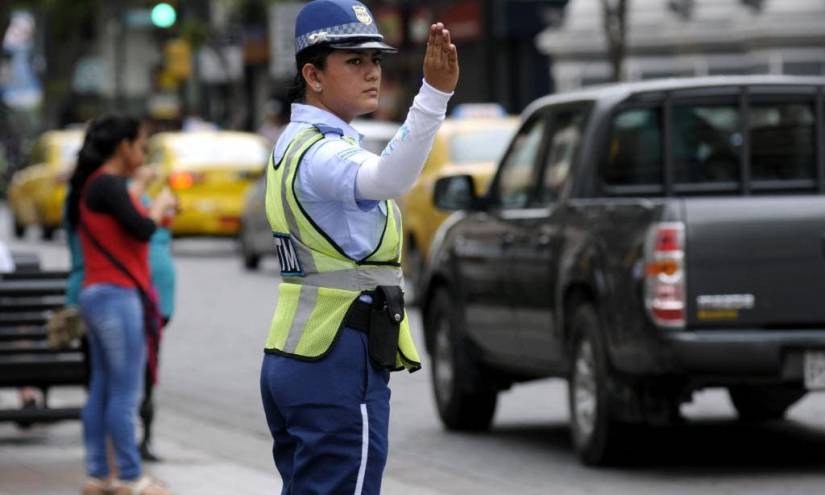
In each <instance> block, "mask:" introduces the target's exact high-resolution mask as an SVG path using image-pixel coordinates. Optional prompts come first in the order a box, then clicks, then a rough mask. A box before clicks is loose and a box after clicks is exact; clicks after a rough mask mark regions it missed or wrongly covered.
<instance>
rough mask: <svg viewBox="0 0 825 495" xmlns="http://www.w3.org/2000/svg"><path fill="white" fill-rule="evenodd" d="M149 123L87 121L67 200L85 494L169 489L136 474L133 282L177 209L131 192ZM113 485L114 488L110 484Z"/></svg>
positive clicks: (142, 357) (142, 351)
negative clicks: (79, 345) (73, 249)
mask: <svg viewBox="0 0 825 495" xmlns="http://www.w3.org/2000/svg"><path fill="white" fill-rule="evenodd" d="M145 147H146V130H145V129H144V128H143V126H142V125H141V124H140V122H139V121H137V120H135V119H133V118H130V117H120V116H107V117H101V118H99V119H96V120H94V121H92V122H91V124H89V127H88V129H87V131H86V137H85V139H84V142H83V147H82V148H81V150H80V152H79V153H78V159H77V167H76V168H75V172H74V174H73V176H72V179H71V193H70V195H69V198H68V216H69V224H70V226H71V228H72V230H74V231H76V232H78V233H79V235H80V245H81V249H82V254H83V260H84V268H85V274H84V278H83V288H82V289H81V291H80V296H79V302H80V310H81V314H82V316H83V320H84V322H85V324H86V329H87V337H88V341H89V354H90V359H91V380H90V383H89V398H88V400H87V402H86V406H85V407H84V409H83V414H82V418H83V441H84V446H85V449H86V472H87V475H88V478H87V481H86V483H85V485H84V487H83V494H84V495H94V494H102V493H115V494H117V495H129V494H143V495H166V494H168V493H170V492H169V491H167V490H166V489H165V488H163V487H162V486H160V485H159V484H158V483H156V482H154V481H152V480H151V479H149V478H148V477H146V476H143V473H142V469H141V460H140V453H139V452H138V446H137V443H136V442H135V419H136V416H137V405H138V399H139V398H140V394H141V391H142V388H143V372H144V365H145V362H146V340H145V339H146V337H145V335H144V315H143V311H144V308H143V307H142V305H141V298H140V295H139V291H140V290H147V289H148V288H149V287H150V285H149V284H150V279H149V266H148V254H147V249H148V244H147V241H148V240H149V237H151V235H152V233H153V232H154V231H155V225H156V224H157V223H159V222H160V221H161V219H162V216H163V213H164V211H166V210H167V209H168V208H171V207H174V197H173V196H172V195H171V193H170V192H168V191H164V192H162V193H161V194H159V195H158V197H157V199H156V200H155V201H154V202H153V203H152V205H151V206H150V207H149V209H148V211H147V210H146V209H145V208H144V207H143V206H142V205H141V203H140V200H139V198H137V197H135V196H133V195H132V194H130V193H129V190H128V188H127V181H128V179H129V177H131V175H132V174H133V173H134V171H135V170H137V168H138V167H140V166H141V165H142V164H143V160H144V153H145V151H144V150H145ZM107 438H108V439H111V442H112V445H113V447H114V454H115V460H116V463H117V471H118V478H119V479H118V480H116V481H115V482H114V483H113V484H111V486H110V485H109V483H108V478H109V475H110V467H109V465H108V463H107V457H106V440H107ZM110 490H111V491H110Z"/></svg>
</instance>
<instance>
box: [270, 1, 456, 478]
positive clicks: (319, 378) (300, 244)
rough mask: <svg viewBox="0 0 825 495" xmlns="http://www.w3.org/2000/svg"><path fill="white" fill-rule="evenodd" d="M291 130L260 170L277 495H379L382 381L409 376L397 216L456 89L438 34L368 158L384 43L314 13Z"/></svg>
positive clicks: (302, 20) (341, 17)
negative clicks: (380, 148)
mask: <svg viewBox="0 0 825 495" xmlns="http://www.w3.org/2000/svg"><path fill="white" fill-rule="evenodd" d="M295 48H296V50H295V51H296V62H297V68H298V74H297V77H296V85H295V88H294V91H293V93H294V94H293V101H296V103H294V104H293V105H292V118H291V122H290V124H289V125H288V126H287V128H286V129H285V130H284V132H283V134H282V135H281V137H280V138H279V140H278V142H277V143H276V145H275V149H274V150H273V153H272V157H271V160H270V163H269V166H268V169H267V193H266V211H267V217H268V219H269V223H270V225H271V227H272V231H273V237H274V243H275V248H276V254H277V256H278V260H279V263H280V268H281V277H282V281H281V283H280V285H279V289H278V303H277V308H276V310H275V315H274V317H273V319H272V324H271V327H270V332H269V337H268V339H267V342H266V351H265V352H266V354H265V357H264V361H263V365H262V370H261V394H262V398H263V404H264V409H265V412H266V417H267V422H268V424H269V428H270V431H271V432H272V436H273V438H274V441H275V445H274V448H273V455H274V458H275V464H276V466H277V468H278V471H279V472H280V474H281V477H282V478H283V492H282V493H284V494H291V493H296V494H297V493H300V494H304V493H357V494H360V493H379V492H380V489H381V476H382V473H383V469H384V465H385V464H386V459H387V449H388V440H387V432H388V422H389V399H390V390H389V387H388V386H387V384H388V382H389V371H390V370H400V369H407V370H409V371H415V370H417V369H418V368H420V364H419V358H418V354H417V352H416V349H415V346H414V344H413V341H412V338H411V337H410V332H409V325H408V322H407V318H406V315H405V313H404V307H403V295H402V292H401V285H402V276H401V269H400V257H401V217H400V214H399V210H398V208H397V206H396V205H395V203H394V202H393V201H392V200H391V199H390V198H394V197H397V196H400V195H402V194H403V193H405V192H406V191H407V190H409V189H410V188H411V187H412V185H413V183H414V182H415V180H416V179H417V177H418V174H419V173H420V171H421V168H422V166H423V164H424V160H425V159H426V157H427V155H428V153H429V151H430V147H431V146H432V141H433V136H434V135H435V132H436V130H437V129H438V127H439V125H440V124H441V122H442V121H443V119H444V114H445V112H446V108H447V102H448V100H449V99H450V96H451V95H452V91H453V90H454V89H455V86H456V84H457V82H458V72H459V70H458V56H457V53H456V49H455V46H454V45H453V44H451V42H450V35H449V32H448V31H447V30H446V29H444V26H443V25H442V24H440V23H438V24H434V25H432V26H431V27H430V33H429V40H428V42H427V51H426V54H425V56H424V81H423V82H422V85H421V89H420V90H419V92H418V95H417V96H416V97H415V99H414V100H413V105H412V107H411V108H410V111H409V113H408V115H407V119H406V122H404V125H403V126H402V127H401V128H400V129H399V131H398V133H397V134H396V135H395V137H394V138H393V139H392V140H391V141H390V143H389V144H388V145H387V148H386V149H385V150H384V152H383V153H382V155H381V156H380V157H379V156H376V155H374V154H372V153H370V152H368V151H366V150H364V149H362V148H361V147H360V146H359V141H360V138H361V136H360V135H359V134H358V133H357V132H356V131H355V130H354V129H353V128H352V127H351V126H350V122H351V121H352V120H353V119H354V118H355V117H357V116H359V115H364V114H367V113H370V112H373V111H375V110H376V109H377V108H378V96H379V90H380V86H381V59H382V56H383V54H384V53H393V52H395V49H393V48H392V47H390V46H389V45H387V44H385V43H384V42H383V37H382V36H381V35H380V34H379V33H378V30H377V28H376V26H375V21H374V19H373V17H372V15H371V13H370V11H369V10H368V9H367V8H366V7H365V6H364V5H363V4H361V3H360V2H357V1H355V0H315V1H312V2H310V3H308V4H306V5H305V6H304V7H303V8H302V9H301V11H300V13H299V14H298V17H297V19H296V22H295Z"/></svg>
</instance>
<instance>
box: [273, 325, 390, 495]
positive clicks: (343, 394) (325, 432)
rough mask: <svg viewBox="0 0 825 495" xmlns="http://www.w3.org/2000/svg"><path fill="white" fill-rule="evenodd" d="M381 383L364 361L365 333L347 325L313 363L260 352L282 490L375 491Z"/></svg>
mask: <svg viewBox="0 0 825 495" xmlns="http://www.w3.org/2000/svg"><path fill="white" fill-rule="evenodd" d="M388 382H389V372H388V371H386V370H383V369H379V368H377V367H376V366H374V365H373V364H372V362H371V361H370V358H369V355H368V354H367V336H366V334H364V333H361V332H358V331H357V330H352V329H349V328H344V329H342V330H341V331H340V332H339V334H338V338H337V339H336V341H335V342H334V343H333V347H332V349H331V350H330V352H329V354H327V355H326V356H324V357H323V358H322V359H319V360H317V361H302V360H299V359H295V358H290V357H285V356H280V355H277V354H267V355H266V356H264V361H263V366H262V369H261V395H262V398H263V404H264V411H265V412H266V420H267V423H268V424H269V430H270V432H271V433H272V437H273V439H274V441H275V442H274V446H273V449H272V454H273V456H274V458H275V465H276V467H277V468H278V472H280V474H281V478H282V479H283V490H282V492H281V493H282V494H283V495H290V494H295V495H298V494H300V495H308V494H333V493H334V494H339V493H346V494H351V493H355V494H358V495H360V494H376V495H377V494H379V493H380V492H381V478H382V475H383V472H384V466H385V465H386V463H387V451H388V428H389V418H390V389H389V387H388V386H387V384H388Z"/></svg>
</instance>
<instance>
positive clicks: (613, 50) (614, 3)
mask: <svg viewBox="0 0 825 495" xmlns="http://www.w3.org/2000/svg"><path fill="white" fill-rule="evenodd" d="M601 2H602V14H603V16H602V19H603V21H604V34H605V37H606V38H607V55H608V59H609V60H610V65H611V67H612V68H613V79H612V80H613V81H621V80H623V79H624V58H625V54H626V52H627V44H626V43H627V7H628V4H629V3H630V0H601Z"/></svg>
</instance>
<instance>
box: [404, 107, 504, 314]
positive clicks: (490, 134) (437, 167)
mask: <svg viewBox="0 0 825 495" xmlns="http://www.w3.org/2000/svg"><path fill="white" fill-rule="evenodd" d="M518 122H519V120H518V118H515V117H506V116H502V117H472V118H448V119H446V120H445V121H444V123H443V124H442V125H441V128H440V129H439V130H438V132H437V133H436V135H435V140H434V141H433V147H432V150H431V152H430V155H429V157H428V158H427V161H426V163H425V164H424V169H423V170H422V172H421V176H420V177H419V179H418V181H417V182H416V184H415V185H414V186H413V188H412V189H411V190H410V191H409V192H408V193H407V194H405V195H404V196H403V197H402V198H401V199H400V201H399V205H400V207H401V212H402V214H403V218H404V248H405V249H404V250H405V256H404V263H403V266H404V275H405V277H406V279H407V291H408V298H409V299H411V300H412V299H414V297H415V296H414V293H415V289H416V288H417V281H418V276H419V274H420V273H421V272H422V271H423V270H424V268H425V266H426V260H427V256H428V255H429V248H430V242H431V241H432V238H433V235H434V234H435V231H436V229H437V228H438V227H439V225H441V223H442V222H443V221H444V219H446V218H447V216H448V214H447V213H445V212H442V211H439V210H437V209H436V208H435V206H434V205H433V188H434V187H435V181H436V180H437V179H438V178H439V177H442V176H446V175H460V174H467V175H471V176H473V178H474V180H475V184H476V187H477V189H478V191H477V192H478V193H482V192H484V191H485V190H486V189H487V186H488V185H489V182H490V179H491V178H492V176H493V173H494V172H495V163H496V161H497V160H498V159H499V158H500V157H501V155H503V154H504V151H505V148H506V147H507V144H508V143H509V142H510V138H511V137H512V136H513V134H514V133H515V131H516V128H517V126H518Z"/></svg>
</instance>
